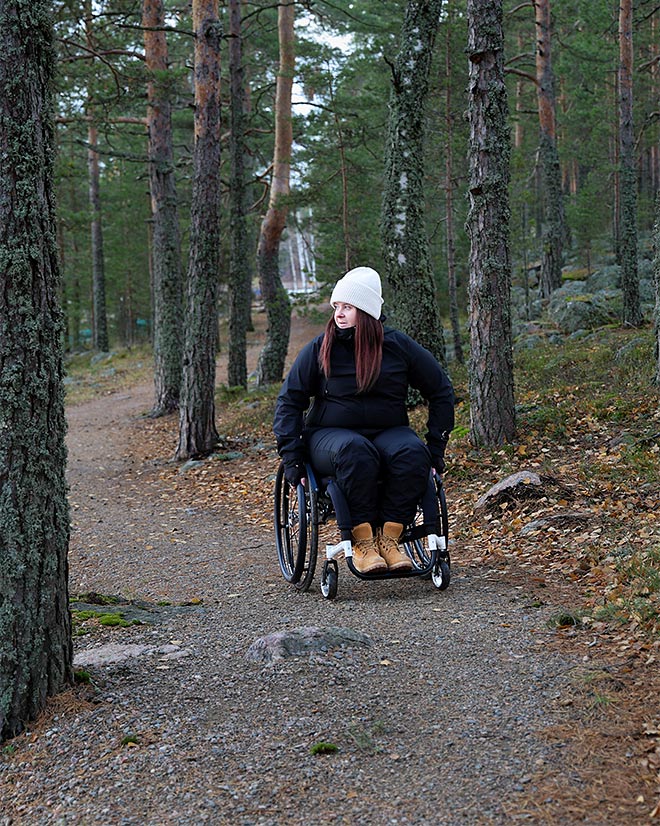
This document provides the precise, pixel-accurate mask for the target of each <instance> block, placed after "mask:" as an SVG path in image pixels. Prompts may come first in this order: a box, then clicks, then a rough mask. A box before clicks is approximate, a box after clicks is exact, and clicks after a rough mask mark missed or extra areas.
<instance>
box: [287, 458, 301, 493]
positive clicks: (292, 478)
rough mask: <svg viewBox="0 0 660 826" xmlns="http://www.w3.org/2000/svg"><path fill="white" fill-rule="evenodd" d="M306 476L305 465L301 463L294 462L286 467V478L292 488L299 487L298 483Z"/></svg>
mask: <svg viewBox="0 0 660 826" xmlns="http://www.w3.org/2000/svg"><path fill="white" fill-rule="evenodd" d="M304 475H305V465H303V464H302V463H301V462H294V463H291V464H286V465H284V478H285V479H286V481H287V482H288V483H289V484H290V485H291V487H292V488H295V487H298V483H299V482H300V480H301V479H302V478H303V476H304Z"/></svg>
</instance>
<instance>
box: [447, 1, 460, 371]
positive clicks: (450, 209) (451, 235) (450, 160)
mask: <svg viewBox="0 0 660 826" xmlns="http://www.w3.org/2000/svg"><path fill="white" fill-rule="evenodd" d="M454 12H455V5H454V4H453V3H449V4H448V7H447V20H446V27H445V65H444V78H443V85H444V88H445V126H446V136H445V137H446V139H445V238H446V243H447V288H448V290H447V291H448V294H449V318H450V321H451V333H452V339H453V344H454V358H455V359H456V361H457V362H458V363H459V364H463V363H464V357H463V342H462V339H461V325H460V321H459V309H458V289H457V286H458V285H457V278H456V233H455V217H454V186H455V183H454V152H453V141H454V117H455V115H454V110H453V101H452V65H451V64H452V51H451V44H452V35H453V34H454V28H453V22H454V19H455V14H454Z"/></svg>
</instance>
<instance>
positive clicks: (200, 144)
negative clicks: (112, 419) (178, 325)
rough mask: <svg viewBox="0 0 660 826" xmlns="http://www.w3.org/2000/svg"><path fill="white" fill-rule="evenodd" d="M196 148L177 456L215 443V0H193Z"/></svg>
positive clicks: (217, 208) (217, 44) (217, 189)
mask: <svg viewBox="0 0 660 826" xmlns="http://www.w3.org/2000/svg"><path fill="white" fill-rule="evenodd" d="M192 11H193V29H194V32H195V71H194V78H195V150H194V159H193V163H194V169H193V191H192V204H191V216H190V256H189V265H188V283H187V301H186V314H185V346H184V355H183V378H182V385H181V404H180V408H179V444H178V447H177V450H176V458H177V459H179V460H181V459H188V458H190V457H191V456H206V455H208V454H209V453H210V452H211V451H212V450H213V448H214V447H215V446H216V444H217V443H218V432H217V430H216V427H215V355H216V347H217V340H218V319H217V304H218V279H219V249H220V46H221V34H222V33H221V30H220V22H219V20H218V0H193V7H192Z"/></svg>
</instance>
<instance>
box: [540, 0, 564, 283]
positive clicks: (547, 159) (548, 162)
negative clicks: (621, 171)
mask: <svg viewBox="0 0 660 826" xmlns="http://www.w3.org/2000/svg"><path fill="white" fill-rule="evenodd" d="M534 12H535V22H536V98H537V101H538V108H539V127H540V129H539V132H540V134H539V157H540V162H541V168H542V174H543V199H544V202H545V209H544V229H543V255H542V258H541V278H540V292H541V295H542V296H544V297H548V296H549V295H550V293H551V292H552V291H553V290H556V289H557V288H558V287H561V268H562V262H563V256H564V250H563V248H564V236H565V233H566V230H565V223H566V218H565V214H564V198H563V193H562V185H561V168H560V166H559V153H558V151H557V125H556V97H555V78H554V73H553V69H552V33H551V15H550V0H534Z"/></svg>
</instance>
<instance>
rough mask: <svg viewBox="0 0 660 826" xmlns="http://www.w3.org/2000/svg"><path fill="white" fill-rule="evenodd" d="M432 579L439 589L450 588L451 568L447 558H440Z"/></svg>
mask: <svg viewBox="0 0 660 826" xmlns="http://www.w3.org/2000/svg"><path fill="white" fill-rule="evenodd" d="M431 579H432V580H433V584H434V585H435V587H436V588H437V589H438V591H444V590H445V589H446V588H449V582H450V581H451V569H450V567H449V562H448V561H447V560H445V559H441V560H440V562H439V563H438V565H437V566H436V567H435V568H434V569H433V571H432V573H431Z"/></svg>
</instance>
